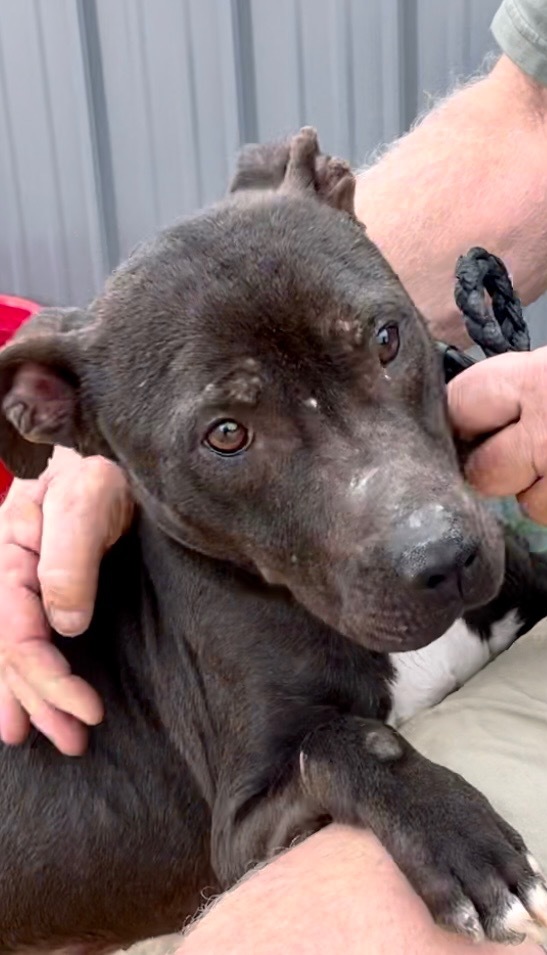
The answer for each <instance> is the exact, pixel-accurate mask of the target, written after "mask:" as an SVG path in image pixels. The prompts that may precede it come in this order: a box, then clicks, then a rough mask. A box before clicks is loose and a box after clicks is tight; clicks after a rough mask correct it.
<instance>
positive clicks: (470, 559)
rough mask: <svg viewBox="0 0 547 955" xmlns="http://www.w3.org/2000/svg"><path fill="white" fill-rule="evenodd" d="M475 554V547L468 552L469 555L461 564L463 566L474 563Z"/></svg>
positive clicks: (469, 565) (476, 552)
mask: <svg viewBox="0 0 547 955" xmlns="http://www.w3.org/2000/svg"><path fill="white" fill-rule="evenodd" d="M477 554H478V550H477V549H476V548H475V549H474V550H472V551H471V553H470V554H469V556H468V557H467V558H466V559H465V560H464V562H463V566H464V567H471V565H472V564H474V563H475V560H476V557H477Z"/></svg>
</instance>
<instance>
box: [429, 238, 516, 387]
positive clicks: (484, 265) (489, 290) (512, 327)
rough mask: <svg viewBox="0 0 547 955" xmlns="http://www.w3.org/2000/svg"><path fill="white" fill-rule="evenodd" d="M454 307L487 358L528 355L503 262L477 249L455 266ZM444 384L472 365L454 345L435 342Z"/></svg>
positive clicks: (513, 295) (509, 280) (470, 251)
mask: <svg viewBox="0 0 547 955" xmlns="http://www.w3.org/2000/svg"><path fill="white" fill-rule="evenodd" d="M454 298H455V299H456V305H457V306H458V308H459V310H460V312H461V313H462V315H463V319H464V322H465V327H466V329H467V333H468V335H469V337H470V338H471V340H472V341H473V342H474V343H475V344H476V345H479V347H480V348H481V349H482V351H483V352H484V354H485V356H486V357H487V358H490V357H492V355H501V354H503V352H507V351H529V350H530V333H529V331H528V325H527V324H526V321H525V319H524V316H523V314H522V305H521V302H520V299H519V297H518V295H516V293H515V291H514V289H513V285H512V283H511V279H510V278H509V273H508V271H507V269H506V268H505V265H504V264H503V262H502V260H501V259H499V258H498V257H497V255H493V254H492V253H491V252H487V251H486V249H481V248H479V247H476V248H474V249H470V250H469V252H468V253H467V255H461V256H460V258H459V259H458V262H457V264H456V286H455V290H454ZM437 346H438V348H439V351H440V353H441V357H442V361H443V368H444V376H445V381H446V382H449V381H450V380H451V379H452V378H455V376H456V375H459V374H460V372H462V371H464V369H465V368H469V366H470V365H473V364H474V363H475V360H476V359H474V358H471V357H470V356H469V355H467V354H466V353H465V352H463V351H461V350H460V349H459V348H456V347H455V346H454V345H447V344H446V343H445V342H437Z"/></svg>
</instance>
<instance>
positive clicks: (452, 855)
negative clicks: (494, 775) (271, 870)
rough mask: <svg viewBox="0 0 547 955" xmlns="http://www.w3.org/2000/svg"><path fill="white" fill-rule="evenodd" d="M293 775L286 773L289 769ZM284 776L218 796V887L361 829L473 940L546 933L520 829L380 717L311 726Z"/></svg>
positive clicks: (542, 889) (537, 881) (539, 886)
mask: <svg viewBox="0 0 547 955" xmlns="http://www.w3.org/2000/svg"><path fill="white" fill-rule="evenodd" d="M291 773H292V775H291ZM282 778H283V779H284V780H285V782H283V783H282V784H281V783H280V784H278V785H277V786H276V787H275V791H273V792H272V789H273V787H271V786H270V787H265V788H264V790H263V791H262V792H258V793H256V791H255V794H254V795H252V794H251V793H252V789H251V787H249V789H248V790H247V798H245V790H246V788H247V787H246V786H245V784H243V785H239V786H236V788H233V789H232V791H231V793H232V795H231V798H225V797H226V796H227V793H226V794H225V795H224V796H221V798H220V800H219V802H218V803H217V807H216V809H215V812H214V814H213V815H214V823H213V856H214V864H215V868H216V869H217V871H219V870H220V875H221V877H222V881H223V882H224V884H225V885H230V884H233V882H235V881H236V880H237V879H238V878H240V877H241V876H242V875H243V874H245V872H246V871H247V870H248V869H249V868H250V867H251V866H253V865H256V864H257V863H258V862H260V861H264V860H265V859H267V858H268V857H271V855H272V854H273V853H274V852H275V851H278V850H279V849H282V848H286V847H287V846H288V845H290V844H291V841H293V840H294V838H295V837H297V836H298V835H302V834H307V833H310V832H312V831H315V830H317V829H318V828H320V826H321V825H324V824H325V822H326V821H330V820H333V821H335V822H341V823H346V824H349V825H357V826H364V827H366V828H370V829H371V830H372V831H373V832H374V833H375V835H376V836H377V837H378V838H379V840H380V841H381V842H382V844H383V845H384V846H385V848H386V849H387V851H388V852H389V853H390V854H391V856H392V857H393V858H394V860H395V861H396V862H397V863H398V865H399V867H400V868H401V870H402V871H403V872H404V873H405V875H406V876H407V878H408V879H409V881H410V883H411V884H412V885H413V887H414V889H415V890H416V891H417V892H418V894H419V895H420V896H421V897H422V898H423V900H424V901H425V903H426V904H427V906H428V907H429V910H430V912H431V914H432V915H433V917H434V918H435V920H436V921H437V922H438V923H439V924H441V925H443V926H445V927H446V928H448V929H451V930H453V931H456V932H459V933H461V934H464V935H468V936H470V937H472V938H474V939H481V938H484V937H487V938H489V939H492V940H494V941H500V942H517V941H519V940H521V939H522V938H524V937H525V936H529V937H531V938H534V939H536V940H538V941H540V940H542V939H543V937H544V936H543V929H544V927H545V926H547V884H546V882H545V880H544V878H543V875H542V874H541V873H540V871H539V868H538V866H537V864H536V863H535V862H534V860H533V859H532V858H531V856H530V855H529V853H528V851H527V849H526V846H525V844H524V842H523V840H522V839H521V838H520V836H519V835H518V834H517V833H516V832H515V831H514V830H513V829H512V828H511V827H510V826H509V825H508V824H507V823H505V822H504V820H503V819H502V818H501V817H500V816H498V815H497V813H496V812H495V811H494V809H493V808H492V807H491V806H490V804H489V802H488V801H487V800H486V799H485V798H484V796H482V795H481V794H480V793H479V792H477V790H475V789H474V788H473V787H472V786H470V785H469V784H468V783H467V782H465V780H464V779H463V778H462V777H461V776H458V775H457V774H455V773H453V772H451V771H450V770H448V769H445V768H444V767H441V766H437V765H435V764H434V763H431V762H430V761H429V760H427V759H426V758H425V757H423V756H421V755H420V754H419V753H418V752H417V751H416V750H415V749H413V747H412V746H410V744H409V743H408V742H407V741H406V740H404V739H403V738H402V737H401V736H399V734H398V733H397V732H396V731H394V730H392V729H391V728H389V727H387V726H385V725H384V724H382V723H380V722H378V721H377V720H368V719H363V718H361V717H354V716H342V717H337V718H335V719H332V720H331V721H330V722H326V723H323V724H322V725H319V726H318V727H317V728H316V729H314V730H312V731H311V732H310V733H309V734H308V736H307V737H306V739H305V740H304V743H303V744H302V746H301V749H300V753H299V756H298V759H296V758H295V761H294V766H293V767H292V768H290V769H288V770H286V771H285V772H284V773H283V774H282Z"/></svg>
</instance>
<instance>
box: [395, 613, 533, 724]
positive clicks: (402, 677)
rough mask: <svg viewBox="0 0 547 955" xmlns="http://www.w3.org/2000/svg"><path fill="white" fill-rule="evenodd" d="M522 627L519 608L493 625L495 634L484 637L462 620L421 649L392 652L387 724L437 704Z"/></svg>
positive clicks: (488, 659) (509, 643) (501, 647)
mask: <svg viewBox="0 0 547 955" xmlns="http://www.w3.org/2000/svg"><path fill="white" fill-rule="evenodd" d="M519 627H520V620H519V616H518V613H517V611H516V610H511V611H510V612H509V613H508V614H506V615H505V617H502V619H501V620H498V622H497V623H495V624H493V625H492V636H491V637H490V639H489V640H481V639H480V638H479V637H478V636H477V634H476V633H473V631H472V630H470V629H469V628H468V626H467V625H466V623H465V622H464V621H463V620H456V622H455V623H454V624H452V626H451V627H450V629H449V630H447V631H446V633H443V635H442V637H439V639H438V640H434V641H433V643H430V644H429V645H428V646H427V647H422V649H421V650H409V651H408V652H407V653H390V655H389V659H390V660H391V663H392V664H393V668H394V670H395V678H394V680H393V683H392V685H391V692H392V699H393V705H392V708H391V713H390V715H389V719H388V723H390V724H391V725H392V726H399V725H400V724H401V723H403V722H404V721H405V720H409V719H410V718H411V717H412V716H414V714H415V713H419V712H420V710H424V709H426V708H427V707H430V706H434V705H435V704H436V703H440V701H441V700H444V698H445V696H448V694H449V693H452V692H453V691H454V690H457V689H458V687H460V686H462V685H463V684H464V683H465V682H466V681H467V680H469V679H470V678H471V677H472V676H473V674H474V673H477V672H478V671H479V670H481V669H482V668H483V666H485V665H486V664H487V663H488V662H489V661H490V660H492V659H493V658H494V657H496V656H497V655H498V654H499V653H501V652H502V651H503V650H506V649H507V647H509V646H510V645H511V643H512V642H513V640H514V639H515V636H516V634H517V632H518V630H519Z"/></svg>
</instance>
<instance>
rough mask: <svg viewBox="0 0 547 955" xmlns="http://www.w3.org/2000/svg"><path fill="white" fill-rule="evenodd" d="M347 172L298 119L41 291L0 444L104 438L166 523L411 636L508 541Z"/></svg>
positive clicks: (381, 643)
mask: <svg viewBox="0 0 547 955" xmlns="http://www.w3.org/2000/svg"><path fill="white" fill-rule="evenodd" d="M353 188H354V180H353V177H352V175H351V173H350V171H349V168H348V167H347V165H346V164H344V163H342V162H340V161H337V160H330V159H328V157H324V156H322V155H321V154H320V153H319V151H318V147H317V140H316V137H315V134H314V132H313V131H312V130H303V131H301V133H300V134H299V135H298V136H296V137H294V138H293V139H292V140H291V141H290V142H289V143H286V144H280V145H278V146H275V147H274V146H270V147H252V148H250V149H247V150H245V151H244V152H243V154H242V157H241V160H240V164H239V168H238V172H237V174H236V178H235V181H234V184H233V188H232V192H231V194H230V195H229V196H228V197H227V198H226V199H225V200H224V201H222V202H220V203H219V204H218V205H216V206H213V207H212V208H210V209H207V210H205V211H204V212H201V213H198V214H197V215H195V216H192V217H190V218H188V219H185V220H183V221H181V222H179V223H178V224H176V225H175V226H174V227H172V228H170V229H167V230H165V231H164V232H162V233H160V235H159V236H158V237H157V238H156V239H154V240H153V241H151V242H150V243H148V244H145V245H143V246H142V247H141V248H140V249H139V250H137V251H136V252H135V253H134V254H133V255H132V256H131V257H130V259H129V260H128V261H127V263H126V264H125V265H123V266H122V267H121V268H120V269H119V270H118V271H117V272H116V273H114V275H113V276H112V277H111V278H110V280H109V281H108V283H107V285H106V288H105V290H104V292H103V293H102V295H100V296H99V298H98V299H97V300H96V301H95V302H94V303H92V305H91V306H90V308H89V310H88V311H87V312H85V313H82V312H79V311H77V310H71V311H69V312H67V311H59V310H47V311H46V312H44V313H42V314H41V316H38V318H37V319H34V320H33V321H31V322H30V323H29V324H28V325H27V326H25V328H24V329H23V332H22V334H21V335H20V336H19V337H18V339H17V340H16V341H15V342H14V343H13V344H11V345H9V346H8V347H7V348H5V349H4V350H3V353H1V355H0V386H1V394H2V397H3V406H2V407H3V412H4V416H5V419H4V423H3V428H2V430H1V432H0V453H1V454H2V456H3V457H4V458H5V459H6V460H7V462H8V464H10V465H11V466H12V468H13V469H14V470H15V471H16V472H18V473H20V474H22V475H30V474H34V473H37V472H38V471H39V470H40V468H41V467H42V466H43V464H44V463H45V460H46V458H47V454H48V447H47V445H51V444H53V443H61V444H66V445H69V446H73V447H76V448H77V449H79V450H80V451H82V453H103V454H107V455H108V456H110V457H112V458H113V459H114V460H116V461H118V462H119V463H120V464H121V465H122V467H124V468H125V469H126V471H127V473H128V475H129V477H130V479H131V481H132V483H133V487H134V489H135V493H136V496H137V498H138V499H139V500H140V502H141V504H142V506H143V508H144V509H145V510H146V511H147V512H148V514H149V515H150V516H151V517H152V519H153V520H154V521H155V522H156V523H157V524H158V525H159V526H160V527H161V528H162V529H163V530H164V531H165V532H166V533H167V534H169V535H170V536H171V537H172V538H174V539H175V540H177V541H179V542H181V543H183V544H185V545H187V546H189V547H191V548H194V549H196V550H198V551H200V552H201V553H204V554H207V555H209V556H212V557H215V558H219V559H223V560H229V561H232V562H235V563H236V564H239V565H241V566H242V567H243V568H246V569H248V570H251V571H252V572H256V573H258V574H260V575H261V576H262V577H263V578H264V579H265V580H266V581H268V582H270V583H273V584H276V585H281V586H284V587H287V588H288V589H289V590H290V591H291V592H292V594H293V595H294V597H295V598H296V600H298V601H299V602H300V603H302V604H303V605H304V606H306V607H307V608H308V609H309V610H310V611H311V612H312V613H313V614H315V615H316V616H318V617H320V618H321V619H322V620H324V621H325V622H326V623H328V624H330V625H331V626H333V627H334V628H336V629H337V630H339V631H340V632H342V633H344V634H346V635H347V636H349V637H351V638H353V639H355V640H358V641H360V642H362V643H365V644H366V645H368V646H369V647H371V648H372V649H376V650H404V649H411V648H415V647H417V646H421V645H423V644H426V643H429V642H430V641H431V640H433V639H435V638H436V637H438V636H439V635H440V634H441V633H442V632H444V630H446V628H447V627H448V626H450V624H451V623H452V622H453V621H454V619H455V618H456V617H457V616H458V615H459V614H460V613H461V612H462V610H463V609H464V608H466V607H470V606H473V605H477V604H479V603H485V602H487V601H488V600H489V599H490V598H491V597H492V596H494V594H495V592H496V591H497V589H498V588H499V585H500V582H501V575H502V569H503V558H502V547H501V541H500V537H499V533H498V531H497V526H496V524H495V522H494V521H493V520H492V519H491V518H490V517H489V516H488V514H487V512H486V511H485V510H484V509H483V508H482V507H481V506H480V505H479V504H478V503H477V501H476V500H475V499H474V498H473V497H472V496H471V494H470V493H469V491H468V490H467V489H466V488H465V486H464V484H463V481H462V479H461V476H460V472H459V468H458V463H457V460H456V456H455V452H454V447H453V442H452V437H451V434H450V428H449V424H448V420H447V412H446V402H445V394H444V383H443V380H442V375H441V369H440V366H439V360H438V357H437V354H436V351H435V348H434V345H433V342H432V340H431V338H430V336H429V334H428V332H427V329H426V327H425V324H424V322H423V320H422V318H421V316H420V315H419V313H418V312H417V310H416V308H415V307H414V305H413V303H412V302H411V300H410V299H409V297H408V295H407V294H406V292H405V290H404V288H403V287H402V285H401V283H400V282H399V280H398V279H397V276H396V275H395V274H394V273H393V271H392V270H391V268H390V267H389V265H388V264H387V263H386V261H385V260H384V259H383V257H382V256H381V254H380V252H379V251H378V249H377V248H376V247H375V246H374V245H373V243H372V242H371V241H370V240H369V239H368V238H367V236H366V233H365V230H364V228H363V227H362V226H361V225H360V224H359V223H358V222H357V221H356V219H355V217H354V215H353V205H352V200H353ZM21 436H22V437H21ZM23 439H25V440H23ZM29 441H30V442H37V444H36V443H35V444H29V443H28V442H29Z"/></svg>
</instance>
